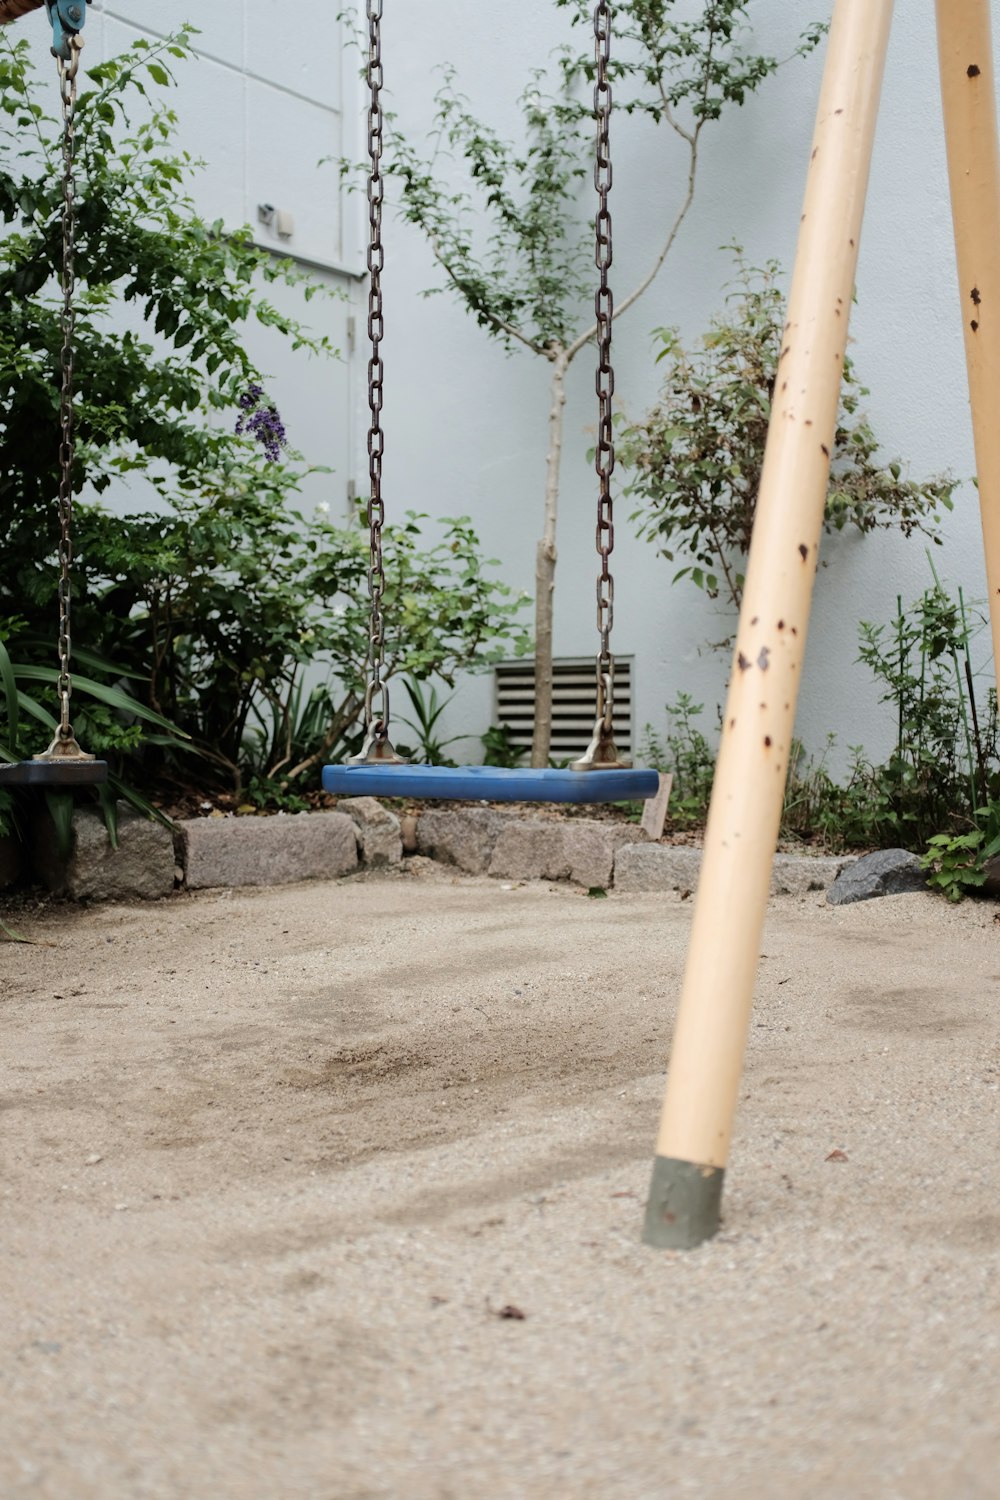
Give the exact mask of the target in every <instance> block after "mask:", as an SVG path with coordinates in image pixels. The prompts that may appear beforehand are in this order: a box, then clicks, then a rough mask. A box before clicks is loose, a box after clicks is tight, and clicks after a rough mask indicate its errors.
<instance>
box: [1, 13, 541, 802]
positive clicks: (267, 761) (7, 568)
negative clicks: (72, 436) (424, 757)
mask: <svg viewBox="0 0 1000 1500" xmlns="http://www.w3.org/2000/svg"><path fill="white" fill-rule="evenodd" d="M187 55H188V45H187V33H186V32H185V33H181V34H180V35H179V36H177V37H174V38H170V39H168V40H166V41H164V42H160V43H150V42H147V41H144V40H141V41H138V42H136V43H134V44H133V46H132V47H131V49H130V50H129V51H128V52H127V53H126V54H125V55H123V56H122V57H118V58H114V59H111V60H109V61H107V62H104V63H101V64H100V65H98V66H97V67H94V68H91V69H90V70H89V71H87V73H86V75H85V80H84V82H83V83H82V86H81V93H80V100H79V106H78V115H77V132H76V134H77V161H78V174H77V175H78V188H77V205H78V208H77V217H78V225H79V232H78V245H77V254H76V267H77V303H78V316H77V329H76V355H75V364H76V376H77V390H78V399H77V402H76V407H75V412H76V432H77V464H76V469H75V484H76V488H77V490H80V489H82V488H83V486H84V485H85V484H90V485H92V486H93V487H94V489H96V491H97V492H98V495H101V494H103V493H104V492H105V491H107V490H108V488H109V486H111V485H112V484H114V483H115V482H116V481H117V480H120V479H122V478H124V477H128V476H132V475H135V474H139V475H142V476H144V478H145V479H146V480H147V481H149V482H151V483H153V484H154V485H155V486H156V489H157V491H158V494H159V502H160V503H159V508H158V509H156V510H152V509H150V510H146V511H143V512H142V513H140V514H131V515H128V516H125V517H121V516H117V515H112V514H110V513H109V512H108V511H107V510H106V509H104V508H103V507H102V504H101V502H100V500H98V501H97V502H93V501H84V500H82V499H77V502H76V505H75V507H74V509H75V527H74V530H75V548H74V550H75V575H74V591H73V634H74V650H75V665H76V666H79V667H80V668H85V669H86V674H87V676H89V678H90V679H92V681H93V684H94V687H93V689H87V691H82V689H84V688H85V687H86V683H85V680H84V679H83V678H81V677H77V679H76V682H77V688H78V690H81V691H78V693H77V694H76V695H75V696H74V720H75V723H76V726H77V728H78V732H79V735H80V738H81V740H82V741H83V742H84V743H85V745H86V748H88V749H90V750H92V751H98V752H100V753H101V754H103V755H106V756H107V757H108V758H109V759H111V761H112V762H113V769H114V771H115V772H116V773H117V774H119V776H120V777H122V778H124V780H121V779H119V780H118V781H116V783H115V784H116V786H117V787H119V788H124V789H125V790H126V791H129V789H131V795H133V796H138V790H141V791H142V792H143V793H145V794H149V795H151V794H152V793H153V792H154V791H156V790H159V791H160V792H161V793H163V794H165V795H166V794H168V793H169V790H170V788H172V787H173V788H176V787H177V786H180V787H181V788H186V787H191V786H193V785H199V784H203V785H205V787H206V789H209V790H212V791H214V792H219V791H225V792H227V793H228V794H230V795H231V796H233V797H234V798H248V799H249V800H251V801H252V802H256V803H258V804H261V805H264V804H268V803H270V804H272V805H273V804H275V803H277V804H279V805H300V803H299V800H297V799H301V797H302V795H303V793H304V791H305V790H306V789H307V787H308V784H309V776H310V773H314V772H315V768H316V767H317V765H318V763H319V762H320V761H321V760H323V759H325V758H328V757H329V758H335V757H337V756H338V755H343V754H344V753H345V751H346V750H347V749H349V748H350V747H351V745H352V744H354V743H355V742H356V740H357V738H358V732H359V724H358V721H359V713H360V710H361V707H362V704H363V696H364V676H365V657H366V653H367V646H368V625H367V571H368V537H367V531H366V530H363V529H362V528H360V527H358V526H356V525H351V526H345V527H337V526H335V525H333V524H331V523H330V521H329V520H328V518H327V512H328V507H325V506H318V507H316V509H315V510H314V512H313V513H312V514H310V515H308V516H307V515H304V514H303V512H302V510H301V509H300V508H299V495H300V486H301V482H302V479H303V477H304V475H305V473H306V472H307V470H306V468H305V467H304V465H303V463H302V461H301V459H300V458H299V457H298V456H297V455H296V454H295V452H294V450H292V449H290V448H288V447H287V445H286V442H285V434H284V428H283V425H282V422H281V418H280V416H279V414H278V413H277V412H276V411H275V409H274V407H273V405H272V404H271V402H270V401H269V399H268V397H267V395H266V392H265V389H264V382H263V379H262V377H261V376H260V374H259V372H258V371H257V369H256V368H255V366H254V364H253V362H252V360H251V359H250V357H249V355H248V354H247V352H246V349H245V348H244V346H243V342H242V338H243V330H244V328H245V325H246V323H247V321H248V320H251V319H254V320H256V321H257V322H259V323H261V324H263V325H265V326H267V327H270V328H273V329H276V330H277V331H278V332H280V333H282V334H283V335H285V337H287V338H288V339H289V340H290V341H291V343H292V346H293V347H294V348H296V349H302V350H304V351H306V352H307V353H310V354H312V355H318V356H329V355H332V354H334V352H335V351H333V350H332V349H331V348H330V347H329V346H328V344H327V343H326V341H325V340H323V339H318V338H316V337H314V336H313V335H311V334H310V333H309V332H308V331H307V329H306V328H304V327H303V325H302V324H301V323H299V322H297V321H296V320H294V319H291V318H288V317H286V316H284V315H283V314H281V313H279V312H278V311H277V310H276V309H275V308H274V307H273V306H272V305H271V304H270V303H269V302H268V300H267V298H266V296H265V295H264V290H263V289H265V288H266V286H267V285H268V283H272V282H274V281H276V280H277V281H282V282H285V283H291V284H297V285H299V286H300V287H301V290H302V294H303V298H304V299H305V300H308V299H309V298H310V297H312V296H313V294H314V293H315V292H316V291H317V290H319V289H318V288H317V287H316V286H315V285H314V284H312V283H308V282H307V281H306V280H305V279H304V278H303V277H302V276H301V275H300V274H299V273H298V272H297V271H296V270H295V268H294V267H293V266H292V265H291V263H290V262H280V261H275V260H274V259H273V258H272V257H271V256H270V255H269V254H268V253H267V252H265V251H263V250H259V249H257V248H256V247H255V246H254V245H253V243H252V239H251V233H250V230H249V229H247V228H244V229H241V230H237V231H235V232H229V231H226V230H224V228H223V225H222V224H221V222H220V223H214V224H209V223H207V222H206V221H204V220H203V219H202V218H200V217H199V216H198V214H197V213H196V212H195V210H194V207H193V205H192V202H191V199H190V197H189V195H188V183H189V181H190V177H191V174H192V172H193V171H194V170H195V166H196V164H195V163H193V162H192V161H191V160H190V158H189V157H188V156H187V155H186V153H183V152H179V151H178V150H177V148H176V146H175V144H174V131H175V125H176V118H175V116H174V114H173V112H172V111H171V110H169V109H167V108H165V107H163V105H162V104H157V103H155V102H154V101H153V100H152V98H151V97H150V91H151V90H158V89H160V88H162V87H164V86H166V85H169V83H170V82H171V78H170V74H169V72H168V69H167V64H168V61H169V60H170V59H179V58H184V57H186V56H187ZM49 93H50V100H51V102H53V103H54V101H55V99H56V97H57V96H56V90H55V84H54V80H53V83H52V86H51V89H50V91H49ZM39 98H40V95H39V85H38V83H37V81H36V80H35V79H34V78H33V76H32V73H31V68H30V61H29V57H28V49H27V44H26V43H25V42H23V41H22V42H11V40H10V38H9V33H8V32H7V30H6V29H5V28H0V111H2V112H3V114H4V115H5V116H6V117H7V121H8V124H9V126H10V131H9V132H8V134H7V136H6V137H4V138H2V139H0V220H3V221H4V222H5V223H6V224H7V226H8V233H7V234H6V236H5V237H4V238H2V239H0V642H5V643H6V645H7V648H8V652H9V660H10V661H12V662H13V668H12V671H13V677H12V676H11V672H8V673H7V674H6V676H5V678H4V681H3V683H2V684H0V688H2V690H0V711H3V710H4V708H5V707H6V723H4V722H3V721H2V720H0V755H6V756H7V757H9V758H14V759H17V758H21V757H23V756H26V755H28V754H31V753H33V752H34V751H36V750H38V749H39V748H40V740H47V738H48V737H49V736H48V734H47V733H45V731H46V730H47V728H48V726H49V724H50V723H51V712H50V707H51V705H50V704H48V703H47V702H46V701H45V699H44V697H41V696H39V692H38V689H37V686H36V684H37V683H38V682H39V680H40V676H44V677H47V678H51V677H52V675H53V665H52V664H53V657H54V640H53V638H54V634H55V618H56V590H57V568H56V559H55V539H56V529H57V527H56V494H57V489H58V470H57V453H58V443H59V429H58V393H59V377H60V371H59V358H58V351H59V346H60V327H59V308H60V299H59V297H58V295H57V278H58V273H59V270H60V263H61V253H62V250H61V246H62V240H61V228H60V212H61V192H60V182H61V167H60V156H59V125H58V122H57V121H56V120H54V119H53V118H52V116H51V112H50V111H49V110H48V109H47V108H46V107H43V105H42V103H40V102H39ZM138 98H144V99H149V102H150V104H151V106H152V108H151V113H150V114H149V118H148V121H147V123H145V124H141V125H138V126H135V127H133V126H131V125H130V123H129V121H130V113H131V111H132V107H133V106H134V105H135V103H136V102H137V99H138ZM47 102H48V101H47ZM140 113H141V111H140ZM123 329H124V331H123ZM423 521H424V518H422V517H418V516H415V515H414V514H413V513H407V514H406V516H404V517H402V518H401V519H400V520H399V521H398V522H397V523H396V524H395V525H392V526H388V527H386V529H385V538H384V539H385V554H386V564H385V566H386V585H387V586H386V593H385V599H384V603H385V614H386V623H387V638H386V651H387V655H388V658H389V671H390V674H391V673H399V672H401V673H404V674H406V676H407V677H409V678H411V679H414V680H416V681H425V680H426V679H428V678H430V677H432V676H438V677H440V678H441V679H443V680H444V681H445V682H446V683H449V684H451V683H452V682H453V680H454V675H455V673H456V672H457V671H459V670H460V669H469V668H472V669H474V668H476V667H482V666H485V665H487V664H489V663H490V662H491V661H493V660H494V659H496V657H497V656H499V655H506V654H511V653H514V654H519V653H521V652H523V651H524V650H525V649H527V647H528V644H529V643H528V640H527V637H526V635H525V633H524V631H523V629H522V628H521V627H520V626H519V625H518V624H517V621H516V618H515V617H516V615H517V613H518V611H519V610H520V608H521V605H522V603H523V602H524V601H523V600H522V599H514V598H512V597H511V596H510V593H509V591H508V590H507V589H506V588H505V587H504V586H503V585H502V584H501V583H500V582H499V581H498V580H497V579H496V578H495V577H493V576H491V574H490V571H489V570H490V569H491V567H493V566H494V565H493V564H491V563H488V562H486V561H484V559H483V558H482V556H481V553H480V548H479V544H478V539H477V537H476V535H475V532H474V531H473V530H472V528H471V526H470V524H469V522H468V521H467V520H466V519H464V518H459V519H453V520H445V521H443V522H441V523H440V526H439V528H438V532H437V535H436V536H434V537H432V538H431V539H429V540H427V539H425V537H424V534H423ZM126 690H127V691H126ZM151 724H153V725H154V728H153V729H151V728H150V726H151ZM185 736H186V737H188V738H187V739H185ZM185 745H189V746H190V749H188V750H185V748H184V747H185ZM192 750H193V751H196V752H197V754H198V756H199V757H200V760H199V761H198V762H197V763H196V762H195V761H194V760H193V758H192V754H191V751H192ZM137 789H138V790H137ZM10 810H11V799H10V797H9V796H8V795H6V794H5V795H3V796H0V829H2V828H3V827H4V826H6V825H5V824H4V821H3V820H4V817H5V813H6V814H7V815H9V813H10Z"/></svg>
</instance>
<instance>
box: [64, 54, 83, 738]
mask: <svg viewBox="0 0 1000 1500" xmlns="http://www.w3.org/2000/svg"><path fill="white" fill-rule="evenodd" d="M69 47H70V56H69V59H68V61H67V60H65V59H63V58H59V59H58V68H59V93H60V97H61V99H62V117H63V136H62V157H63V181H62V190H63V213H62V319H61V331H62V349H61V351H60V355H59V362H60V368H61V371H62V391H61V395H60V401H59V433H60V436H59V645H58V650H59V684H58V692H59V732H58V738H59V740H61V741H64V742H66V741H70V740H72V739H73V726H72V724H71V722H70V699H71V697H72V693H73V680H72V678H71V676H70V670H69V666H70V656H71V654H72V643H71V633H70V603H71V594H72V585H71V569H72V565H73V457H74V445H73V331H74V323H75V314H74V291H75V268H74V248H75V243H76V195H75V186H74V178H73V144H74V142H73V127H74V124H75V117H76V75H77V70H78V69H79V66H80V49H81V48H82V47H83V38H82V37H79V36H74V37H72V38H71V39H70V43H69Z"/></svg>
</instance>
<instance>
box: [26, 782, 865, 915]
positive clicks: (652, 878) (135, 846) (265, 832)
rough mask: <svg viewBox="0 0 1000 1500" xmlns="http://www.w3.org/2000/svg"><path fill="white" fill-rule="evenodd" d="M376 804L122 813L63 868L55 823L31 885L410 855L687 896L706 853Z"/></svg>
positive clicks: (223, 881)
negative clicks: (191, 814) (158, 818)
mask: <svg viewBox="0 0 1000 1500" xmlns="http://www.w3.org/2000/svg"><path fill="white" fill-rule="evenodd" d="M403 824H404V825H405V826H401V822H400V819H399V818H398V817H396V815H395V814H394V813H392V812H391V811H390V810H389V809H388V808H385V807H383V806H382V804H381V803H380V802H378V801H377V800H376V799H375V798H373V797H352V798H343V799H341V800H340V801H339V802H338V804H337V808H336V810H335V811H328V812H313V813H294V814H278V815H276V816H273V817H242V818H235V817H219V816H215V817H208V818H192V819H190V820H185V821H183V822H180V823H178V824H177V825H176V829H175V832H174V835H173V837H172V836H171V833H170V831H169V830H168V829H166V828H164V827H163V826H162V825H160V824H157V823H153V822H150V821H149V820H148V819H146V818H143V817H141V816H139V815H138V814H136V813H133V812H132V811H131V810H129V809H126V808H123V809H122V810H121V817H120V827H119V840H120V847H119V848H118V849H117V850H112V849H111V846H110V843H109V841H108V838H107V834H106V832H105V829H104V825H103V821H102V819H101V817H100V815H99V813H98V812H97V811H96V809H93V808H78V809H77V811H76V813H75V814H74V819H73V832H74V849H73V854H72V856H71V858H70V860H69V861H68V862H64V861H61V860H60V859H59V857H58V853H57V850H56V846H55V830H54V828H53V827H52V825H51V823H50V822H48V821H47V820H45V819H39V821H38V823H37V825H36V827H35V830H34V834H33V841H32V843H33V861H34V871H35V874H36V875H37V876H38V877H39V878H40V879H41V880H42V881H43V882H44V884H46V885H47V886H48V888H49V889H50V890H52V891H55V892H58V893H59V894H62V895H67V896H69V897H71V898H73V899H78V900H84V899H88V900H128V899H130V898H135V897H139V898H155V897H158V896H165V895H168V894H169V893H170V892H171V891H172V890H173V889H174V888H175V884H180V885H183V886H186V887H187V889H189V890H206V889H212V888H219V887H224V888H230V889H238V888H240V887H247V886H265V885H281V884H287V883H290V882H293V881H299V880H335V879H339V878H341V877H343V876H345V875H352V874H355V873H356V872H357V871H358V870H359V869H361V868H379V867H382V868H386V867H391V866H398V865H399V864H400V862H401V861H402V859H403V849H404V840H405V847H406V850H407V852H408V853H410V852H411V853H415V854H418V855H423V856H424V857H428V858H431V859H434V860H436V861H438V862H439V863H443V864H446V865H452V866H454V867H455V868H457V869H459V870H462V871H463V872H465V873H466V874H470V875H489V876H491V877H492V878H494V879H498V880H510V881H525V880H550V881H567V882H570V883H572V884H574V885H576V886H577V887H582V888H583V889H585V890H588V889H603V890H609V889H615V890H619V891H636V892H656V891H691V890H694V888H695V886H696V885H697V882H698V876H699V872H700V869H701V850H700V849H697V848H692V847H690V846H686V845H672V844H659V843H650V842H649V841H648V840H646V838H645V835H644V834H643V833H642V832H641V830H640V829H639V828H638V826H636V825H634V824H623V823H611V822H606V821H603V820H600V819H596V818H576V817H573V818H564V819H559V818H543V817H531V816H530V815H529V816H525V815H524V814H523V813H522V812H519V811H518V812H515V811H512V810H511V811H509V810H505V809H503V810H502V809H496V808H489V807H475V806H473V807H454V808H444V809H442V808H436V807H429V808H425V809H422V810H421V811H420V812H419V813H417V814H409V815H407V817H406V819H404V820H403ZM854 863H855V860H854V859H853V858H849V857H841V858H830V857H824V856H803V855H790V854H779V855H777V856H776V857H775V861H774V868H773V876H772V883H771V889H772V893H773V894H784V893H791V894H800V895H804V894H806V893H808V892H811V891H826V890H828V889H829V888H830V887H832V886H833V883H834V881H835V880H836V879H837V877H838V876H839V875H841V873H842V872H844V871H846V870H847V869H848V868H849V867H850V866H852V865H854Z"/></svg>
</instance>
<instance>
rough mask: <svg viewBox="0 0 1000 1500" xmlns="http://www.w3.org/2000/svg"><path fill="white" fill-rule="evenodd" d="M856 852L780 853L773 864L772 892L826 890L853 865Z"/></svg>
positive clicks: (797, 893)
mask: <svg viewBox="0 0 1000 1500" xmlns="http://www.w3.org/2000/svg"><path fill="white" fill-rule="evenodd" d="M856 863H857V861H856V860H855V858H854V856H853V855H848V856H844V855H841V856H840V857H839V858H833V857H830V856H828V855H823V854H776V855H775V856H774V864H773V866H772V868H771V894H772V896H805V895H807V894H808V892H809V891H825V890H827V889H828V887H829V886H830V885H831V884H832V883H833V882H834V881H835V880H837V879H839V877H840V876H841V875H842V874H843V873H844V871H846V870H849V869H850V868H851V866H852V865H854V864H856Z"/></svg>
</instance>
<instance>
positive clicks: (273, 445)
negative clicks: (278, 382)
mask: <svg viewBox="0 0 1000 1500" xmlns="http://www.w3.org/2000/svg"><path fill="white" fill-rule="evenodd" d="M263 394H264V391H263V388H262V387H261V386H259V385H250V386H248V387H247V389H246V390H245V391H244V392H243V395H242V396H241V397H240V415H239V417H238V418H237V421H236V435H237V437H243V436H244V435H245V436H246V437H252V438H254V439H255V440H256V441H257V442H258V443H260V445H261V447H262V448H263V449H264V452H265V453H266V454H267V456H268V458H269V459H270V460H271V462H272V463H277V462H278V459H279V458H280V457H281V450H282V448H284V447H285V445H286V443H287V442H288V439H287V437H286V436H285V424H284V423H283V422H282V420H281V417H280V416H279V414H278V408H277V407H276V406H262V405H261V397H262V396H263Z"/></svg>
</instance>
